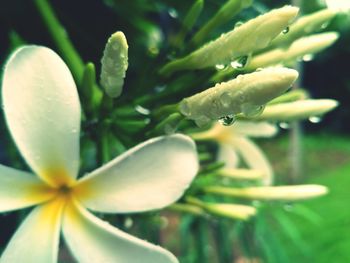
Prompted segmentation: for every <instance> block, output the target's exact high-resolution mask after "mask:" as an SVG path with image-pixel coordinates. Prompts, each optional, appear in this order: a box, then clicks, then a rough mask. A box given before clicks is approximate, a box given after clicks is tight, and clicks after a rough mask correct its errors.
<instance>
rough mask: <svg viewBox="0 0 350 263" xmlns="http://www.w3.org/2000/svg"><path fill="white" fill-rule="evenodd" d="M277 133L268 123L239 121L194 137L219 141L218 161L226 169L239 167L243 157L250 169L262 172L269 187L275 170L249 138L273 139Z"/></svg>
mask: <svg viewBox="0 0 350 263" xmlns="http://www.w3.org/2000/svg"><path fill="white" fill-rule="evenodd" d="M277 131H278V129H277V127H276V126H275V125H272V124H269V123H267V122H248V121H237V122H235V123H234V124H233V125H231V126H229V127H228V126H223V125H221V124H219V123H216V124H215V125H214V126H213V127H212V128H211V129H209V130H208V131H204V132H200V133H196V134H193V135H192V137H193V138H194V139H196V140H203V139H205V140H206V139H212V140H215V141H217V142H218V143H219V152H218V159H219V160H222V161H224V162H225V163H226V167H228V168H235V167H237V166H238V163H239V159H240V158H239V157H241V158H242V159H243V160H244V162H245V163H246V164H247V165H248V166H249V168H252V169H255V170H260V171H262V172H263V173H264V176H263V183H264V184H265V185H269V184H271V183H272V180H273V169H272V167H271V165H270V163H269V161H268V160H267V158H266V157H265V154H264V153H263V152H262V151H261V150H260V149H259V147H258V146H257V145H256V144H255V143H254V142H252V140H250V139H249V137H254V138H257V137H272V136H274V135H275V134H276V133H277Z"/></svg>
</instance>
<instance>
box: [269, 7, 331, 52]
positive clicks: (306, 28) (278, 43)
mask: <svg viewBox="0 0 350 263" xmlns="http://www.w3.org/2000/svg"><path fill="white" fill-rule="evenodd" d="M336 14H337V13H336V12H335V11H334V10H330V9H324V10H321V11H318V12H315V13H312V14H310V15H306V16H302V17H301V18H299V19H298V20H297V21H296V22H295V23H293V24H292V25H291V26H290V27H289V30H288V33H286V34H280V35H279V36H277V37H276V38H275V39H274V40H272V41H271V44H270V45H269V47H268V49H272V48H276V47H283V46H284V47H286V46H288V45H290V44H291V43H292V42H294V41H295V40H296V39H298V38H300V37H303V36H305V35H309V34H311V33H313V32H315V31H318V30H320V29H322V28H324V27H325V26H327V24H328V23H329V22H330V21H331V20H332V18H333V17H334V16H335V15H336Z"/></svg>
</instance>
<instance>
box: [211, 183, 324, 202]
mask: <svg viewBox="0 0 350 263" xmlns="http://www.w3.org/2000/svg"><path fill="white" fill-rule="evenodd" d="M204 191H205V192H207V193H212V194H218V195H224V196H231V197H239V198H244V199H253V200H280V201H295V200H301V199H310V198H315V197H319V196H322V195H325V194H327V193H328V189H327V187H325V186H322V185H312V184H310V185H291V186H258V187H247V188H231V187H221V186H209V187H206V188H205V189H204Z"/></svg>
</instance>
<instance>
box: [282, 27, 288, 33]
mask: <svg viewBox="0 0 350 263" xmlns="http://www.w3.org/2000/svg"><path fill="white" fill-rule="evenodd" d="M288 32H289V26H287V27H286V28H285V29H283V31H282V34H287V33H288Z"/></svg>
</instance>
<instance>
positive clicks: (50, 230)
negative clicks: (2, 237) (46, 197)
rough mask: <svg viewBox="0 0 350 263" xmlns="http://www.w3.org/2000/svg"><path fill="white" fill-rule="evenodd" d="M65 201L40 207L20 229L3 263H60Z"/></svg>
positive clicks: (2, 259) (2, 258)
mask: <svg viewBox="0 0 350 263" xmlns="http://www.w3.org/2000/svg"><path fill="white" fill-rule="evenodd" d="M63 204H64V199H63V198H61V199H55V200H53V201H52V202H49V203H46V204H44V205H41V206H38V207H36V208H35V209H34V210H33V211H32V212H31V213H30V214H29V215H28V216H27V218H26V219H25V220H24V222H23V223H22V224H21V226H20V227H19V228H18V230H17V232H16V233H15V235H14V236H13V237H12V239H11V240H10V243H9V244H8V245H7V247H6V249H5V251H4V253H3V254H2V256H1V259H0V261H1V263H14V262H26V263H56V262H57V254H58V242H59V232H60V225H61V224H60V223H61V216H62V211H63V209H62V208H63Z"/></svg>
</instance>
